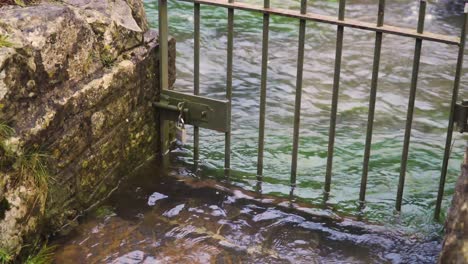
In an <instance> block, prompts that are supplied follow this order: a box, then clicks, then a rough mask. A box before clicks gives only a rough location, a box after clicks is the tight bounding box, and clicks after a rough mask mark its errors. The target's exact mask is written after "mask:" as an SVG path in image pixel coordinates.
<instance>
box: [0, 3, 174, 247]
mask: <svg viewBox="0 0 468 264" xmlns="http://www.w3.org/2000/svg"><path fill="white" fill-rule="evenodd" d="M169 44H170V45H169V49H170V59H169V61H170V83H171V85H172V84H173V82H174V81H175V41H174V40H173V39H171V40H170V43H169ZM157 50H158V44H157V34H156V33H155V32H154V31H151V30H149V29H148V23H147V21H146V17H145V13H144V9H143V5H142V3H141V1H140V0H96V1H90V0H67V1H65V2H63V3H60V2H51V3H41V4H37V5H34V6H28V7H24V8H22V7H18V6H5V7H2V8H0V249H4V250H7V251H8V252H10V253H11V254H13V255H16V254H18V253H19V252H20V250H21V246H22V245H23V244H24V243H26V242H28V240H31V239H35V238H36V237H37V235H39V234H47V233H50V232H55V231H57V230H58V229H60V228H62V227H63V226H67V225H69V224H70V223H72V222H73V219H75V218H76V216H78V215H80V214H81V213H82V212H83V211H84V210H86V209H87V208H89V207H90V206H92V205H93V204H95V203H97V202H98V201H100V200H101V199H103V198H105V197H106V196H107V195H108V194H109V192H110V191H111V190H112V189H114V188H115V187H116V186H117V185H118V182H119V179H121V178H122V177H123V176H125V175H126V174H128V173H129V172H131V171H132V170H133V169H134V168H136V167H137V166H139V165H140V164H142V163H143V162H144V161H146V160H147V159H148V158H150V157H152V156H154V155H155V154H156V153H157V151H158V149H159V148H158V140H157V139H158V122H157V113H155V111H154V108H153V107H152V105H151V102H152V101H155V100H156V99H157V97H158V90H159V78H158V74H156V73H158V72H159V69H158V52H157ZM2 129H3V130H2ZM2 131H3V132H2Z"/></svg>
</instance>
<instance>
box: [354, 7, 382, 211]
mask: <svg viewBox="0 0 468 264" xmlns="http://www.w3.org/2000/svg"><path fill="white" fill-rule="evenodd" d="M384 12H385V0H380V1H379V11H378V18H377V26H378V27H381V26H383V22H384ZM382 37H383V34H382V32H377V33H376V35H375V48H374V64H373V67H372V81H371V89H370V96H369V116H368V119H367V133H366V146H365V149H364V161H363V166H362V177H361V190H360V192H359V201H361V202H364V201H365V200H366V189H367V176H368V173H369V159H370V152H371V146H372V132H373V128H374V114H375V101H376V97H377V85H378V81H379V66H380V53H381V49H382Z"/></svg>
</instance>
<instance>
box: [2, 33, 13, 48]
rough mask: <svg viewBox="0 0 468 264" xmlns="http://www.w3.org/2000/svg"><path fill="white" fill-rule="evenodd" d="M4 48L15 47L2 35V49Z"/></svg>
mask: <svg viewBox="0 0 468 264" xmlns="http://www.w3.org/2000/svg"><path fill="white" fill-rule="evenodd" d="M3 47H7V48H9V47H13V43H11V42H10V41H8V37H7V36H5V35H1V34H0V48H3Z"/></svg>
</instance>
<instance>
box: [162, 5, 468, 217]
mask: <svg viewBox="0 0 468 264" xmlns="http://www.w3.org/2000/svg"><path fill="white" fill-rule="evenodd" d="M181 1H185V2H193V3H194V18H195V20H194V26H195V27H194V82H193V83H194V95H188V94H183V93H179V92H174V91H168V90H167V89H168V45H167V43H168V19H167V0H159V43H160V71H161V72H160V73H161V88H162V95H161V100H160V102H157V103H156V104H155V105H156V107H158V108H160V109H162V110H165V111H162V117H163V118H162V120H164V119H165V120H173V121H177V122H181V121H182V122H184V123H187V124H191V125H194V162H195V163H198V160H199V128H200V127H201V128H208V129H213V130H217V131H220V132H224V133H225V151H224V155H225V158H224V171H225V175H226V176H229V174H230V168H231V162H230V161H231V125H230V124H231V120H230V119H231V98H232V69H233V67H232V66H233V39H234V36H233V27H234V10H235V9H239V10H246V11H251V12H259V13H263V41H262V63H261V68H262V70H261V86H260V89H261V92H260V118H259V137H258V138H259V140H258V159H257V180H258V181H259V182H261V181H262V175H263V151H264V138H265V109H266V96H267V82H266V80H267V74H268V72H267V64H268V44H269V43H268V42H269V22H270V16H271V15H276V16H285V17H290V18H295V19H298V20H299V21H300V24H299V47H298V60H297V80H296V95H295V111H294V132H293V151H292V165H291V187H292V188H293V189H294V188H295V186H296V174H297V160H298V147H299V127H300V117H301V113H300V111H301V94H302V80H303V64H304V44H305V29H306V23H307V21H314V22H319V23H326V24H331V25H336V26H337V37H336V57H335V72H334V80H333V96H332V102H331V115H330V128H329V141H328V156H327V167H326V175H325V184H324V191H325V195H326V196H328V194H329V193H330V191H331V190H330V185H331V180H332V169H333V152H334V144H335V128H336V120H337V109H338V94H339V88H340V72H341V58H342V50H343V35H344V28H345V27H350V28H357V29H362V30H366V31H372V32H375V33H376V36H375V49H374V62H373V70H372V81H371V89H370V99H369V112H368V122H367V133H366V144H365V149H364V160H363V166H362V177H361V187H360V195H359V201H360V202H361V204H364V202H365V197H366V188H367V176H368V170H369V159H370V151H371V144H372V133H373V123H374V113H375V104H376V94H377V86H378V79H379V66H380V55H381V47H382V38H383V34H392V35H399V36H404V37H408V38H413V39H415V52H414V59H413V71H412V79H411V86H410V94H409V101H408V110H407V117H406V129H405V136H404V142H403V152H402V158H401V167H400V176H399V184H398V191H397V195H396V204H395V209H396V210H397V211H398V212H399V211H401V205H402V198H403V189H404V186H405V176H406V169H407V162H408V152H409V145H410V138H411V128H412V122H413V112H414V106H415V98H416V89H417V83H418V74H419V64H420V58H421V49H422V43H423V41H432V42H439V43H445V44H449V45H455V46H458V48H459V51H458V60H457V65H456V73H455V80H454V85H453V91H452V100H451V104H450V116H449V120H448V126H447V137H446V144H445V152H444V158H443V161H442V169H441V176H440V184H439V190H438V195H437V202H436V207H435V212H434V217H435V219H439V215H440V211H441V204H442V198H443V195H444V186H445V180H446V176H447V168H448V161H449V157H450V148H451V142H452V134H453V131H454V125H455V123H457V126H458V128H459V132H461V133H463V132H467V131H468V125H467V116H468V101H463V102H461V103H457V100H458V92H459V87H460V78H461V74H462V68H463V57H464V49H465V38H466V28H467V23H468V3H465V10H464V15H463V25H462V29H461V35H460V38H457V37H451V36H445V35H440V34H434V33H429V32H425V31H424V20H425V14H426V1H425V0H420V1H419V4H420V6H419V19H418V26H417V29H416V30H414V29H407V28H401V27H395V26H390V25H385V24H384V13H385V0H379V4H378V14H377V18H378V19H377V24H372V23H367V22H361V21H356V20H352V19H345V4H346V3H345V2H346V1H345V0H340V1H339V10H338V17H337V18H335V17H331V16H325V15H319V14H314V13H308V12H307V0H301V8H300V11H294V10H286V9H279V8H273V7H270V1H269V0H264V5H263V7H261V6H255V5H251V4H246V3H240V2H235V1H234V0H224V1H223V0H181ZM202 4H203V5H212V6H218V7H224V8H227V9H228V28H227V30H228V36H227V81H226V100H213V99H209V98H205V97H201V96H198V94H199V87H200V86H199V83H200V5H202ZM161 123H163V124H162V126H164V125H165V124H164V122H163V121H162V122H161ZM164 137H165V135H164V133H162V134H161V140H162V142H164ZM162 146H165V144H162ZM162 153H163V154H166V153H167V149H163V150H162Z"/></svg>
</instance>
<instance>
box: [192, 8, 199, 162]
mask: <svg viewBox="0 0 468 264" xmlns="http://www.w3.org/2000/svg"><path fill="white" fill-rule="evenodd" d="M193 12H194V34H193V35H194V45H193V49H194V58H193V64H194V65H193V94H195V95H198V94H199V93H200V4H198V3H195V4H194V6H193ZM199 160H200V129H199V127H198V126H195V127H194V128H193V162H194V165H195V171H197V170H198V162H199Z"/></svg>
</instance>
